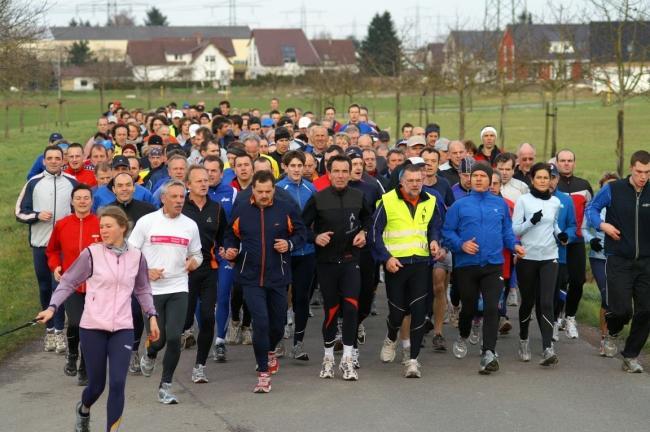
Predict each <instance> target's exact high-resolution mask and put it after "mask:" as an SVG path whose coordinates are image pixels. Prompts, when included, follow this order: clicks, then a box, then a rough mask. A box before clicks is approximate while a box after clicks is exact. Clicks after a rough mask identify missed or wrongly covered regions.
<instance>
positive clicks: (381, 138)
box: [377, 131, 390, 143]
mask: <svg viewBox="0 0 650 432" xmlns="http://www.w3.org/2000/svg"><path fill="white" fill-rule="evenodd" d="M377 138H378V139H379V141H381V142H385V143H387V142H389V141H390V134H389V133H388V132H386V131H380V132H379V133H378V134H377Z"/></svg>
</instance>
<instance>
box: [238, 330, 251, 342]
mask: <svg viewBox="0 0 650 432" xmlns="http://www.w3.org/2000/svg"><path fill="white" fill-rule="evenodd" d="M239 340H240V341H241V344H242V345H252V344H253V332H252V330H251V328H250V327H244V326H241V328H240V338H239Z"/></svg>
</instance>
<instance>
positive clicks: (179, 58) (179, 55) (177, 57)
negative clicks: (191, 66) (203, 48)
mask: <svg viewBox="0 0 650 432" xmlns="http://www.w3.org/2000/svg"><path fill="white" fill-rule="evenodd" d="M182 58H183V56H182V55H181V54H174V60H176V61H178V60H181V59H182Z"/></svg>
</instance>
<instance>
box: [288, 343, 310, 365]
mask: <svg viewBox="0 0 650 432" xmlns="http://www.w3.org/2000/svg"><path fill="white" fill-rule="evenodd" d="M304 347H305V345H304V343H303V342H302V341H298V342H296V344H295V345H294V346H293V348H292V349H291V357H293V358H294V359H296V360H302V361H307V360H309V354H307V352H305V348H304Z"/></svg>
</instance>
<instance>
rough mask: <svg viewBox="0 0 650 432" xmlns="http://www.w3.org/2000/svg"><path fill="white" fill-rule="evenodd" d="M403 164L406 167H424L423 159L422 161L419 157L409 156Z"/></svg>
mask: <svg viewBox="0 0 650 432" xmlns="http://www.w3.org/2000/svg"><path fill="white" fill-rule="evenodd" d="M404 163H405V164H407V165H415V166H422V167H423V166H425V165H426V163H425V162H424V159H422V158H421V157H420V156H411V157H410V158H408V159H406V161H405V162H404Z"/></svg>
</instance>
